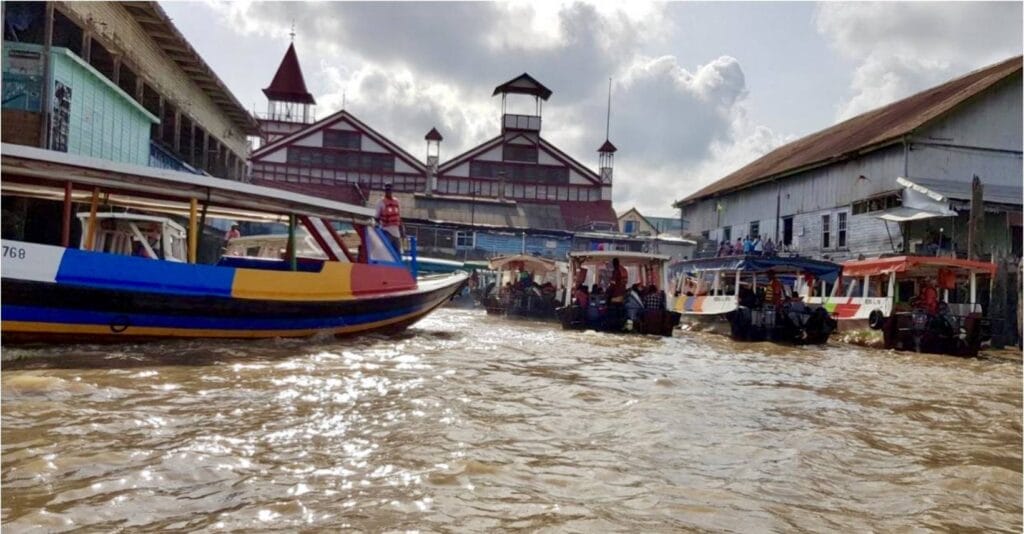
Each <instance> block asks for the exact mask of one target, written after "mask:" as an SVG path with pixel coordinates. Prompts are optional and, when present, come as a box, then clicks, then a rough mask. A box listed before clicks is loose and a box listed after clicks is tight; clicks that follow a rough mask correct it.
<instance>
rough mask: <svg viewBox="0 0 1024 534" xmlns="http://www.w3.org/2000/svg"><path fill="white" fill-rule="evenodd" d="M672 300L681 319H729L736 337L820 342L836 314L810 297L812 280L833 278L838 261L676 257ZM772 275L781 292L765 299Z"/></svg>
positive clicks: (825, 338) (833, 324)
mask: <svg viewBox="0 0 1024 534" xmlns="http://www.w3.org/2000/svg"><path fill="white" fill-rule="evenodd" d="M671 269H672V273H673V279H674V280H675V286H674V287H675V292H674V297H675V299H674V304H673V307H674V309H675V310H676V311H678V312H679V313H680V314H682V321H683V323H684V324H693V323H696V324H701V325H707V324H708V323H719V324H721V323H723V322H727V323H728V332H729V335H730V336H732V338H733V339H736V340H739V341H782V342H788V343H795V344H820V343H825V342H826V341H828V338H829V336H830V335H831V334H832V332H834V331H835V329H836V320H835V319H834V318H833V317H832V316H831V315H830V314H829V312H828V310H827V309H826V308H824V307H823V306H822V305H821V304H820V303H818V304H815V303H812V302H810V300H809V297H811V296H812V288H813V283H812V282H811V281H812V280H828V281H831V282H834V281H835V280H836V278H837V277H838V276H839V271H840V266H839V265H837V264H835V263H831V262H825V261H817V260H810V259H807V258H800V257H775V256H773V257H763V256H743V255H741V256H726V257H717V258H703V259H695V260H687V261H681V262H676V263H674V264H673V265H672V266H671ZM773 279H775V280H777V281H778V282H779V285H780V286H781V289H782V293H783V295H780V297H781V298H780V299H779V300H778V301H777V302H776V303H771V302H766V299H765V296H764V292H765V290H766V286H768V285H769V284H771V283H772V280H773Z"/></svg>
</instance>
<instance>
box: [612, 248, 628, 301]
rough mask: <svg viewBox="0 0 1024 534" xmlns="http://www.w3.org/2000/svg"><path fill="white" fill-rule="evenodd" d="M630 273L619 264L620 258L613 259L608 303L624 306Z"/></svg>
mask: <svg viewBox="0 0 1024 534" xmlns="http://www.w3.org/2000/svg"><path fill="white" fill-rule="evenodd" d="M628 281H629V273H628V272H626V268H625V267H623V266H622V264H620V263H619V258H612V273H611V280H610V281H609V283H608V302H611V303H614V304H622V303H623V301H624V300H625V297H626V283H627V282H628Z"/></svg>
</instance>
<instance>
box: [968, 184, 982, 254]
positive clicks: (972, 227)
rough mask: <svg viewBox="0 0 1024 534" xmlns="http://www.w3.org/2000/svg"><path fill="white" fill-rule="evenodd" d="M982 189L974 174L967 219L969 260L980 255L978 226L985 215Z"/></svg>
mask: <svg viewBox="0 0 1024 534" xmlns="http://www.w3.org/2000/svg"><path fill="white" fill-rule="evenodd" d="M984 191H985V188H984V186H983V185H982V184H981V179H980V178H978V175H974V178H973V179H972V180H971V213H970V215H969V217H968V219H967V259H971V260H976V259H978V257H979V256H981V254H980V249H981V243H979V238H980V237H981V234H980V233H979V226H980V224H981V220H982V218H983V217H984V216H985V205H984Z"/></svg>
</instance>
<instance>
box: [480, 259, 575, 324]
mask: <svg viewBox="0 0 1024 534" xmlns="http://www.w3.org/2000/svg"><path fill="white" fill-rule="evenodd" d="M488 269H489V270H490V271H492V272H494V273H496V284H495V287H494V288H493V289H492V290H491V291H490V292H489V293H488V294H487V296H485V297H484V299H483V304H484V307H485V308H486V310H487V313H488V314H489V315H504V316H508V317H524V318H530V319H551V320H554V319H556V318H557V315H556V313H555V310H556V309H557V308H558V305H559V303H560V302H561V300H562V298H564V297H563V296H564V293H565V285H566V284H565V281H566V278H567V275H568V272H567V271H568V269H567V266H566V264H565V263H564V262H557V261H554V260H550V259H547V258H541V257H537V256H530V255H527V254H512V255H507V256H498V257H495V258H492V259H491V260H490V261H489V262H488Z"/></svg>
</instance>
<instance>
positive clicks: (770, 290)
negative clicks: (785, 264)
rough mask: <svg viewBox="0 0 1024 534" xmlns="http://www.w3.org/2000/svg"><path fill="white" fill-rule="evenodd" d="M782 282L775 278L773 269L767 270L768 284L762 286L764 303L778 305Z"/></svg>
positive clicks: (781, 295) (780, 299) (780, 300)
mask: <svg viewBox="0 0 1024 534" xmlns="http://www.w3.org/2000/svg"><path fill="white" fill-rule="evenodd" d="M783 295H784V294H783V292H782V282H780V281H779V279H778V278H775V272H774V271H768V285H767V286H765V288H764V303H765V304H771V305H772V306H775V307H778V306H779V304H781V303H782V297H783Z"/></svg>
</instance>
